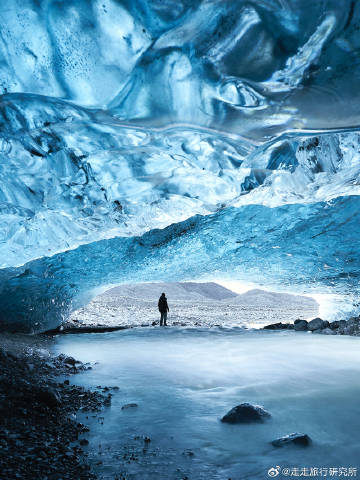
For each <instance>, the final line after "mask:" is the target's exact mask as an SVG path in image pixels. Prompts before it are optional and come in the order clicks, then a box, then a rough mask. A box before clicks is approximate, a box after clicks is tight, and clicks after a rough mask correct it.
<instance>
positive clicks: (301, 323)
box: [294, 319, 308, 332]
mask: <svg viewBox="0 0 360 480" xmlns="http://www.w3.org/2000/svg"><path fill="white" fill-rule="evenodd" d="M294 329H295V331H296V332H304V331H306V330H307V329H308V322H307V321H306V320H300V319H298V320H295V322H294Z"/></svg>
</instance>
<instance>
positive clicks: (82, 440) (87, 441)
mask: <svg viewBox="0 0 360 480" xmlns="http://www.w3.org/2000/svg"><path fill="white" fill-rule="evenodd" d="M79 443H80V445H81V446H82V447H85V446H86V445H89V440H86V438H82V439H81V440H80V442H79Z"/></svg>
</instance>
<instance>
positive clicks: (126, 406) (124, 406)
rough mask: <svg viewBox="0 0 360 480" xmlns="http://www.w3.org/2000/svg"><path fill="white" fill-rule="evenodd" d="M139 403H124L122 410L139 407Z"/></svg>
mask: <svg viewBox="0 0 360 480" xmlns="http://www.w3.org/2000/svg"><path fill="white" fill-rule="evenodd" d="M137 407H138V404H137V403H127V404H126V405H123V406H122V407H121V410H127V409H128V408H137Z"/></svg>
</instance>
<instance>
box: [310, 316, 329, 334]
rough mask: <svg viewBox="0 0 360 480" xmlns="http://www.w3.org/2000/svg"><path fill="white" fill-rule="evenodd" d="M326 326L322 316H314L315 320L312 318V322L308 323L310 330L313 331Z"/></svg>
mask: <svg viewBox="0 0 360 480" xmlns="http://www.w3.org/2000/svg"><path fill="white" fill-rule="evenodd" d="M324 327H325V325H324V320H322V319H321V318H314V319H313V320H310V322H309V323H308V330H310V331H312V332H313V331H314V330H320V329H322V328H324Z"/></svg>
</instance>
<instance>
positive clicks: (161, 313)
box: [160, 312, 164, 327]
mask: <svg viewBox="0 0 360 480" xmlns="http://www.w3.org/2000/svg"><path fill="white" fill-rule="evenodd" d="M163 320H164V312H160V327H162V324H163Z"/></svg>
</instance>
